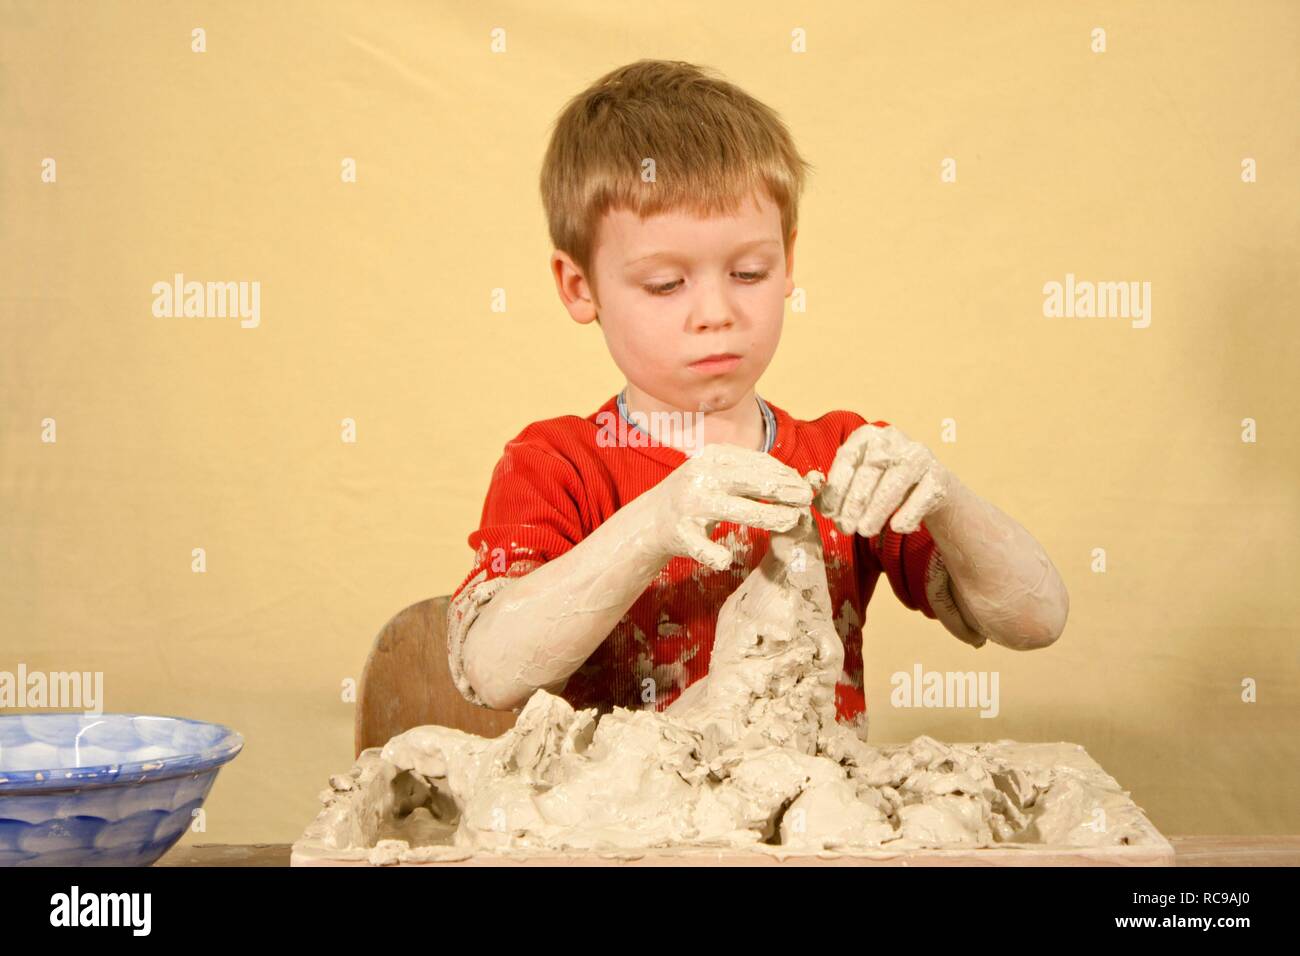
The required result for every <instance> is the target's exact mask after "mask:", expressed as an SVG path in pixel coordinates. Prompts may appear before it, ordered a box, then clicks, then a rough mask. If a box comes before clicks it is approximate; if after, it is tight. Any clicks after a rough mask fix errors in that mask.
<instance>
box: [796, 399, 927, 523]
mask: <svg viewBox="0 0 1300 956" xmlns="http://www.w3.org/2000/svg"><path fill="white" fill-rule="evenodd" d="M949 481H950V476H949V473H948V471H947V469H946V468H944V466H943V465H942V464H941V463H940V462H939V461H938V459H936V458H935V457H934V455H933V453H931V451H930V450H929V449H928V448H926V447H925V445H923V444H921V443H920V442H915V441H912V440H911V439H910V438H908V437H907V435H905V434H904V433H903V432H902V431H901V430H900V429H898V428H895V427H894V426H893V425H884V426H882V425H870V424H868V425H863V426H862V427H861V428H858V429H856V430H855V431H854V432H853V433H852V434H851V435H849V437H848V438H847V439H845V441H844V444H843V445H841V446H840V448H839V450H838V451H837V452H836V453H835V459H834V461H833V462H832V463H831V469H830V473H829V474H828V475H827V478H826V483H825V485H824V486H823V487H822V489H821V490H820V491H819V492H818V494H817V498H816V501H815V504H816V507H817V509H818V510H819V511H821V512H822V514H824V515H826V516H827V517H828V518H830V519H831V520H832V521H833V522H834V523H835V525H836V527H838V528H839V529H840V531H841V532H843V533H844V534H860V535H864V536H866V537H871V536H873V535H876V534H879V533H880V531H881V529H882V528H883V527H884V525H885V522H886V521H889V522H890V527H891V528H892V529H893V530H894V531H896V532H899V533H900V534H906V533H910V532H912V531H915V530H917V528H919V527H920V525H921V521H922V520H923V519H924V518H925V516H926V515H928V514H930V513H931V512H932V511H934V509H936V508H938V507H939V505H940V504H942V502H943V501H944V499H945V498H946V497H947V493H948V485H949ZM890 515H893V516H894V518H893V520H892V521H891V520H890Z"/></svg>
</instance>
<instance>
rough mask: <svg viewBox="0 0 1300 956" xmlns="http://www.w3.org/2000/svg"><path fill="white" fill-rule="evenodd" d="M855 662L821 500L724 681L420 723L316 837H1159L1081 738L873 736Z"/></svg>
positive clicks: (379, 754) (358, 778)
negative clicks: (630, 704) (840, 615)
mask: <svg viewBox="0 0 1300 956" xmlns="http://www.w3.org/2000/svg"><path fill="white" fill-rule="evenodd" d="M810 480H811V481H813V482H814V484H815V486H816V487H820V481H821V476H820V475H818V474H816V473H813V474H812V475H811V476H810ZM843 653H844V652H843V646H842V643H841V641H840V639H839V637H838V635H837V633H836V631H835V626H834V623H833V621H832V615H831V608H830V603H829V595H828V591H827V584H826V572H825V566H824V564H823V559H822V547H821V538H820V536H819V534H818V532H817V527H816V523H815V521H814V519H813V516H812V512H811V511H810V510H808V509H805V510H804V512H803V514H802V516H801V518H800V520H799V522H798V524H797V525H796V526H795V527H794V528H792V529H791V530H789V531H787V532H774V533H772V535H771V547H770V549H769V551H768V553H767V555H766V556H765V557H764V559H763V561H762V562H761V564H760V565H759V567H757V568H756V569H755V570H754V571H753V572H752V573H751V574H750V575H749V576H748V577H747V578H746V579H745V581H744V582H743V583H742V584H741V586H740V587H739V589H737V590H736V591H735V593H733V594H732V595H731V596H730V597H729V598H728V599H727V601H726V603H725V604H724V605H723V607H722V610H721V612H720V614H719V616H718V626H717V632H716V638H715V644H714V648H713V654H712V658H711V662H710V664H711V666H710V671H709V673H708V675H707V676H706V677H705V678H703V679H702V680H700V681H697V682H696V683H695V684H693V685H691V686H690V687H688V688H687V689H686V691H685V692H684V693H683V694H682V695H681V696H680V697H679V698H678V699H677V700H676V701H674V702H673V703H672V704H671V705H670V706H669V707H667V708H666V709H665V710H663V711H656V710H654V709H653V705H647V707H646V709H644V710H628V709H623V708H616V709H615V710H614V711H613V712H612V713H610V714H607V715H605V716H604V717H602V718H600V719H599V720H598V719H597V717H596V711H595V710H594V709H588V710H575V709H574V708H573V707H571V706H570V705H569V704H568V703H567V702H566V701H564V700H563V699H562V698H560V697H556V696H554V695H552V694H549V693H547V692H546V691H544V690H538V691H536V692H535V693H534V694H533V695H532V697H531V698H530V699H529V700H528V702H527V704H526V705H525V706H524V708H523V710H522V711H521V713H520V714H519V718H518V720H517V722H516V725H515V726H514V728H512V729H511V730H509V731H508V732H506V733H505V734H503V735H501V736H500V737H498V738H495V739H486V738H482V737H477V736H474V735H472V734H468V733H464V732H462V731H459V730H455V729H451V728H448V727H439V726H426V727H417V728H414V729H412V730H409V731H407V732H406V733H403V734H399V735H398V736H396V737H394V738H393V739H392V740H390V741H389V742H388V744H387V745H386V746H384V747H383V749H382V751H375V750H369V751H366V752H364V753H363V754H362V756H361V758H360V759H359V761H358V763H357V766H356V767H354V768H353V771H352V773H351V774H350V775H347V776H340V777H335V778H332V780H331V789H330V790H328V791H325V792H324V794H322V800H323V802H324V804H325V810H324V811H322V814H321V815H320V816H319V817H318V818H317V820H316V822H315V823H314V824H313V825H312V827H310V828H309V829H308V832H307V834H306V835H305V836H306V837H307V838H309V839H310V840H313V841H315V842H316V844H318V845H322V844H323V845H324V846H325V847H332V848H339V849H346V848H350V849H353V850H355V849H365V851H366V853H367V855H368V859H369V860H370V862H372V863H396V862H418V861H425V860H435V859H455V858H458V857H459V858H463V857H464V856H466V855H468V854H470V853H473V852H478V851H510V850H533V849H547V850H565V851H596V852H606V851H630V850H644V849H648V848H653V847H676V846H721V847H731V848H749V849H754V850H760V851H764V852H783V851H791V850H813V851H822V850H840V849H843V850H849V849H853V848H878V849H890V848H899V847H954V846H966V847H986V846H998V845H1006V844H1034V845H1050V846H1057V847H1101V846H1117V845H1122V844H1129V843H1144V842H1148V841H1151V840H1160V839H1162V838H1161V837H1159V835H1158V833H1156V832H1155V831H1154V828H1153V827H1152V826H1151V824H1150V823H1149V821H1147V820H1146V818H1145V817H1144V816H1143V815H1142V813H1141V810H1140V809H1139V808H1138V807H1137V806H1135V805H1134V804H1133V802H1132V801H1131V800H1130V799H1129V797H1128V794H1127V793H1126V792H1125V791H1123V790H1121V789H1120V788H1119V786H1118V784H1117V783H1116V782H1115V781H1114V780H1113V779H1112V778H1111V777H1110V776H1108V775H1107V774H1105V773H1104V772H1103V771H1101V769H1100V768H1099V767H1097V765H1096V764H1095V763H1093V762H1092V761H1091V760H1089V759H1088V758H1087V757H1086V755H1085V754H1084V753H1083V751H1082V748H1080V747H1078V746H1077V745H1073V744H1065V743H1061V744H1020V743H1016V742H1014V741H1008V740H1003V741H997V742H994V743H982V744H969V745H949V744H944V743H941V742H940V741H937V740H935V739H933V738H931V737H928V736H922V737H918V738H916V739H915V740H913V741H911V742H910V743H908V744H899V745H891V746H873V745H870V744H868V743H866V742H865V741H863V740H862V739H860V738H859V737H858V736H857V735H856V734H855V733H854V732H853V731H852V729H850V728H849V727H846V726H843V725H840V724H838V723H837V722H836V720H835V703H834V693H835V682H836V680H837V679H838V677H839V675H840V671H841V669H842V665H843ZM357 790H362V791H364V792H363V793H360V794H357V793H354V792H353V791H357ZM345 796H347V797H348V798H349V799H346V800H345V799H343V797H345Z"/></svg>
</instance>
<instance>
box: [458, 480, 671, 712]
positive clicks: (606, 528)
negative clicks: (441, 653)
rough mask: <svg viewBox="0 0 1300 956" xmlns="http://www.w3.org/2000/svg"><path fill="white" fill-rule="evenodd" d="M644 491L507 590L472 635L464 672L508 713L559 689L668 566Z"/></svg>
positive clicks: (480, 691) (484, 695)
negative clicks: (652, 536) (654, 541)
mask: <svg viewBox="0 0 1300 956" xmlns="http://www.w3.org/2000/svg"><path fill="white" fill-rule="evenodd" d="M644 502H646V498H645V496H641V497H639V498H636V499H633V500H632V501H631V502H629V503H628V504H627V505H625V506H624V507H622V508H620V509H619V510H618V511H617V512H615V513H614V514H613V515H611V516H610V517H609V519H608V520H606V521H605V522H604V523H603V524H602V525H600V527H598V528H597V529H596V530H595V531H593V532H592V533H591V534H590V535H588V536H587V537H586V538H584V539H583V540H582V541H580V542H579V543H578V544H576V545H574V547H573V548H572V549H570V550H569V551H566V552H565V553H564V554H562V555H560V556H559V557H557V558H554V559H552V560H550V561H548V562H546V563H545V564H543V565H542V566H541V567H539V568H537V569H536V570H534V571H530V572H529V573H528V574H526V575H524V576H523V577H520V578H516V579H515V580H513V581H511V582H510V583H509V584H508V585H506V586H505V587H503V588H502V589H501V591H500V592H499V593H497V594H496V595H495V596H494V597H493V598H492V599H491V600H490V601H489V602H488V603H487V604H486V605H485V606H484V607H483V609H482V610H481V611H480V612H479V614H478V617H477V619H476V620H475V621H474V623H473V624H472V625H471V627H470V629H469V632H468V634H467V635H466V637H465V645H464V665H465V674H466V676H467V677H468V678H469V681H470V683H471V684H472V685H473V687H474V690H475V691H476V692H477V693H478V695H479V696H480V697H481V698H482V699H483V700H484V701H485V702H487V703H488V704H489V705H490V706H492V707H495V708H498V709H501V710H506V709H510V708H514V707H518V706H519V705H521V704H522V703H524V702H525V701H526V700H527V699H528V698H529V697H530V696H531V695H532V694H533V692H534V691H535V690H537V689H538V688H546V689H548V690H551V691H553V692H554V691H558V690H559V688H560V687H561V686H562V685H563V683H564V681H565V680H566V679H567V678H568V677H569V675H570V674H572V673H573V672H574V671H576V670H577V669H578V668H579V667H581V666H582V664H583V662H585V661H586V660H587V658H588V657H590V656H591V654H592V652H593V651H595V650H596V648H597V647H599V646H600V644H601V642H602V641H604V640H605V638H606V637H608V636H609V633H610V631H612V630H613V629H614V627H615V625H616V624H618V622H619V619H620V618H622V616H623V615H624V614H625V613H626V612H627V609H628V608H629V607H631V606H632V604H633V603H634V602H635V601H636V599H637V598H638V597H640V596H641V594H642V592H644V591H645V589H646V587H648V586H649V584H650V582H651V580H652V579H653V578H654V577H655V575H657V574H658V573H659V572H660V571H661V570H662V569H663V567H664V565H665V564H667V563H668V557H667V556H660V555H658V554H657V553H656V552H655V550H654V549H653V548H652V547H651V546H650V545H649V542H648V530H649V529H648V514H647V511H646V508H645V507H644V505H643V503H644Z"/></svg>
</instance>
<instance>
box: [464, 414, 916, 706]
mask: <svg viewBox="0 0 1300 956" xmlns="http://www.w3.org/2000/svg"><path fill="white" fill-rule="evenodd" d="M616 401H617V396H614V397H612V398H610V399H609V401H607V402H606V403H605V404H604V405H602V406H601V407H600V408H599V409H598V410H597V411H595V412H593V413H592V414H591V415H589V416H587V417H586V418H579V417H578V416H576V415H565V416H562V417H559V418H551V419H547V420H545V421H540V422H534V423H533V424H531V425H529V426H528V427H527V428H525V429H524V430H523V431H521V432H520V433H519V435H518V436H516V437H515V438H514V439H512V440H511V441H509V442H508V443H507V444H506V446H505V452H504V454H503V455H502V456H501V459H500V461H499V462H498V463H497V465H496V468H495V470H494V471H493V473H492V480H491V484H490V485H489V487H488V492H487V498H486V500H485V501H484V503H483V514H482V518H481V521H480V524H479V527H478V529H477V530H476V531H474V532H473V533H472V534H470V536H469V544H470V547H471V548H473V549H474V553H475V561H474V567H473V569H472V570H471V571H470V573H469V574H467V575H466V576H465V580H464V581H463V582H461V585H460V587H458V588H457V589H456V592H455V594H454V595H453V598H452V608H453V613H454V610H455V608H456V604H457V600H458V599H460V598H461V596H462V595H463V594H464V592H465V591H466V587H467V585H469V584H470V583H471V581H474V582H475V583H476V584H477V583H478V582H481V581H485V580H490V579H492V578H497V577H501V576H503V575H505V576H519V575H522V574H527V573H528V572H529V571H531V570H533V569H534V568H536V567H537V566H538V565H539V564H541V563H542V562H545V561H550V560H551V559H552V558H555V557H557V556H559V555H561V554H563V553H564V552H565V551H567V550H569V549H570V548H572V547H573V546H574V545H576V544H578V543H579V542H580V541H582V539H583V538H585V537H586V536H587V535H588V534H590V533H591V532H592V531H593V530H594V529H595V528H596V527H598V526H599V525H600V524H601V523H603V522H604V521H605V520H606V519H607V518H609V516H610V515H612V514H613V513H614V512H616V511H617V510H618V509H619V508H621V507H622V506H623V505H625V504H626V503H627V502H629V501H631V500H632V499H633V498H635V497H637V495H640V494H641V493H642V492H644V491H646V490H647V489H649V488H652V487H653V486H655V485H657V484H658V483H659V482H660V481H662V480H663V479H664V477H665V476H667V475H668V474H669V473H670V472H671V471H672V470H673V469H674V468H676V467H677V466H678V465H680V464H682V463H683V462H684V461H686V460H687V456H686V455H685V454H684V453H683V452H681V451H678V450H677V449H675V448H670V447H668V446H666V445H656V444H650V445H649V446H648V447H627V446H622V447H605V445H602V444H600V443H598V441H597V434H598V432H599V431H600V428H601V425H602V424H607V423H609V422H610V421H611V420H612V421H615V422H617V421H618V418H617V416H618V409H617V405H616ZM767 404H768V407H769V408H771V410H772V412H773V413H774V414H775V416H776V426H777V428H776V441H775V443H774V444H773V446H772V449H771V451H770V452H769V453H770V454H771V455H772V456H773V457H775V458H776V459H777V460H779V461H782V462H784V463H785V464H787V465H789V466H790V467H792V468H794V469H795V470H796V471H798V472H799V473H800V474H807V473H808V472H809V471H811V470H812V469H814V468H815V469H817V470H818V471H820V472H821V473H822V474H826V473H827V472H828V471H829V470H830V465H831V461H832V460H833V459H834V457H835V452H836V450H837V449H838V448H839V447H840V445H841V444H842V443H843V442H844V440H845V439H846V438H847V437H848V436H849V434H850V433H851V432H852V431H853V430H854V429H856V428H859V427H860V426H862V425H863V424H865V419H863V418H862V416H860V415H857V414H855V413H854V412H848V411H833V412H827V413H826V414H825V415H822V416H821V417H820V418H817V419H815V420H812V421H801V420H798V419H795V418H792V417H791V416H790V415H789V414H788V413H786V412H785V411H783V410H782V409H780V408H778V407H777V406H775V405H773V404H772V403H771V402H768V403H767ZM611 413H612V415H613V416H614V417H613V419H611V418H610V417H609V416H610V414H611ZM874 424H877V425H886V424H888V423H887V422H883V421H876V422H874ZM813 514H814V515H815V517H816V520H817V527H818V529H819V530H820V531H821V536H822V544H823V547H824V550H825V556H826V574H827V583H828V585H829V589H830V597H831V608H832V612H833V615H834V621H835V628H836V630H837V631H838V633H839V635H840V638H841V640H843V641H844V672H843V674H842V675H841V677H840V681H839V683H838V685H837V686H836V692H835V702H836V710H837V716H838V718H839V720H841V721H842V722H845V723H849V724H856V723H860V722H861V721H862V720H863V718H864V716H865V714H866V709H867V702H866V697H865V694H864V692H863V682H862V625H863V623H864V622H865V620H866V606H867V603H868V601H870V599H871V595H872V593H873V592H874V591H875V588H876V581H877V579H878V578H879V577H880V574H881V572H882V571H883V572H884V573H885V576H886V577H887V578H888V579H889V583H890V585H891V586H892V588H893V590H894V593H895V594H896V595H897V596H898V598H899V600H900V601H902V603H903V604H904V605H905V606H906V607H908V608H911V609H913V610H918V611H921V612H922V613H923V614H925V615H926V616H927V617H931V618H934V617H936V615H935V612H934V610H933V609H932V608H931V606H930V602H929V600H928V599H927V596H926V583H927V582H926V577H927V574H930V573H933V570H932V569H933V564H932V561H931V559H932V557H933V556H934V550H935V548H934V540H933V539H932V538H931V537H930V533H929V531H928V530H927V529H926V527H925V525H924V523H923V524H922V525H921V527H920V529H919V530H917V531H915V532H913V533H911V534H905V535H900V534H898V533H896V532H894V531H892V530H890V528H889V525H888V522H886V524H885V528H884V530H883V531H881V532H880V534H878V535H876V536H875V537H873V538H870V539H866V538H862V537H859V536H857V535H851V536H845V535H843V534H841V533H840V531H839V529H837V528H836V527H835V526H834V524H832V523H831V521H830V520H829V519H828V518H826V517H825V516H824V515H822V514H821V513H820V512H818V511H817V510H816V509H813ZM713 540H715V541H719V542H721V543H723V544H726V545H728V546H729V547H730V548H731V550H732V552H733V554H734V555H735V558H736V560H735V562H734V564H733V565H732V566H731V568H729V569H728V570H726V571H714V570H713V569H712V568H709V567H706V566H704V565H701V564H698V563H697V562H695V561H693V560H692V559H690V558H684V557H677V558H672V559H671V560H669V562H668V564H667V565H666V566H665V567H664V569H663V570H662V571H661V572H660V574H659V575H658V576H657V577H656V578H655V579H654V580H653V581H651V583H650V586H649V587H647V588H646V590H645V591H644V592H643V593H642V594H641V596H640V597H639V598H638V599H637V600H636V602H635V603H634V604H633V605H632V606H631V607H630V608H629V609H628V611H627V613H626V614H625V615H624V616H623V618H622V619H621V620H620V621H619V622H618V625H617V626H616V627H615V628H614V630H613V631H612V632H611V633H610V635H609V636H608V637H607V638H606V639H605V641H604V643H602V644H601V645H600V646H599V647H598V648H597V649H596V650H595V652H594V653H593V654H592V655H591V657H589V658H588V659H587V661H586V663H585V664H583V666H582V667H580V668H579V669H578V670H577V671H576V672H575V673H574V674H573V675H572V676H571V677H570V678H569V681H568V683H567V684H566V685H565V687H564V689H563V690H562V692H561V696H563V697H564V699H565V700H567V701H569V703H571V704H572V705H573V706H575V707H596V708H598V709H599V711H600V712H602V713H604V712H607V711H609V710H610V709H611V708H613V707H615V706H621V707H629V708H643V707H646V706H648V705H647V704H645V703H643V702H642V686H643V685H642V681H643V680H644V679H645V678H647V677H649V678H652V679H653V680H654V682H655V688H656V694H655V707H656V708H657V709H659V710H662V709H663V708H664V707H666V706H668V705H669V704H670V703H672V702H673V701H674V700H675V699H676V698H677V696H678V695H679V694H680V693H681V691H682V690H684V689H685V688H686V687H687V686H689V685H690V684H692V683H694V682H695V681H697V680H699V679H700V678H701V677H703V676H704V675H705V674H706V673H708V670H709V656H710V653H711V651H712V648H713V635H714V627H715V624H716V622H717V617H718V611H719V610H720V609H721V607H722V603H723V602H724V601H725V600H726V599H727V596H728V595H729V594H731V592H732V591H734V590H735V589H736V588H737V587H738V586H739V585H740V582H741V581H743V580H744V578H745V576H746V575H748V574H749V572H750V571H752V570H753V569H754V568H755V567H757V566H758V564H759V562H760V561H762V559H763V555H764V554H766V553H767V548H768V532H766V531H764V530H761V529H756V528H749V527H746V526H741V525H736V524H734V523H732V522H727V521H720V522H718V524H717V526H716V527H715V528H714V532H713ZM497 549H500V550H499V551H498V550H497Z"/></svg>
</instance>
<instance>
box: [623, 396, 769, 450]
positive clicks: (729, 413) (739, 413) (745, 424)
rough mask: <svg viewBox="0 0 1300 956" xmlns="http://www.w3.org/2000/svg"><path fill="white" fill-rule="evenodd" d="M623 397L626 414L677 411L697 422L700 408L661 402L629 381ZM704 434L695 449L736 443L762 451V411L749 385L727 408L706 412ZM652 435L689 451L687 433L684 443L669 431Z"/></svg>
mask: <svg viewBox="0 0 1300 956" xmlns="http://www.w3.org/2000/svg"><path fill="white" fill-rule="evenodd" d="M624 396H625V402H626V404H627V410H628V413H629V414H632V413H637V412H639V413H642V414H647V415H648V414H653V413H656V412H658V413H660V414H673V413H676V414H678V415H680V416H682V419H683V420H685V421H686V422H689V423H693V422H695V421H696V418H695V413H696V412H697V411H699V409H694V408H677V407H675V406H673V405H669V404H668V403H667V402H661V401H659V400H658V399H657V398H654V397H653V396H651V395H648V394H646V393H645V392H643V391H641V390H640V389H639V388H637V387H636V386H635V385H633V384H632V383H630V382H629V383H628V386H627V390H626V392H625V393H624ZM703 433H704V434H703V438H702V439H699V440H698V441H696V442H695V445H696V447H695V450H698V448H699V447H702V446H704V445H739V446H740V447H741V448H753V449H755V450H758V451H761V450H762V449H763V446H764V444H765V443H766V440H767V433H766V429H765V427H764V424H763V413H762V411H761V410H760V409H759V407H758V397H757V396H756V395H755V393H754V389H752V388H751V389H750V390H749V391H747V392H746V393H745V395H744V397H742V398H741V399H740V401H738V402H736V403H735V404H734V405H732V406H731V407H730V408H725V409H719V410H717V411H705V412H704V415H703ZM655 437H656V440H658V441H660V442H662V443H663V444H670V445H672V446H673V447H675V448H677V449H678V450H679V451H688V449H689V445H690V443H691V441H692V438H691V436H689V435H688V436H685V442H683V441H682V440H681V439H682V438H683V436H681V435H680V434H678V433H676V432H675V431H672V430H669V431H667V432H665V433H664V434H662V435H656V436H655ZM684 445H685V446H686V447H684Z"/></svg>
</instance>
